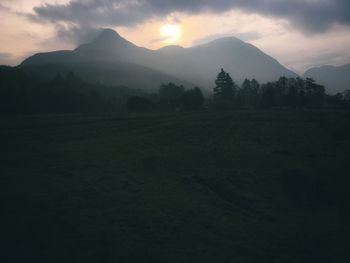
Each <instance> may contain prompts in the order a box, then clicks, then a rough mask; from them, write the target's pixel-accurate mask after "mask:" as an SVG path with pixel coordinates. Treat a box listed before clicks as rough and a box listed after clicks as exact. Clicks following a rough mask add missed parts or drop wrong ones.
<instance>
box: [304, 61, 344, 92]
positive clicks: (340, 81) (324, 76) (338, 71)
mask: <svg viewBox="0 0 350 263" xmlns="http://www.w3.org/2000/svg"><path fill="white" fill-rule="evenodd" d="M303 77H305V78H306V77H310V78H313V79H315V80H316V81H317V82H319V83H321V84H322V85H325V87H326V90H327V92H328V93H331V94H335V93H337V92H343V91H344V90H348V89H350V85H349V83H350V64H346V65H343V66H340V67H334V66H323V67H318V68H311V69H309V70H308V71H306V72H305V73H304V75H303Z"/></svg>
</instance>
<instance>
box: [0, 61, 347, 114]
mask: <svg viewBox="0 0 350 263" xmlns="http://www.w3.org/2000/svg"><path fill="white" fill-rule="evenodd" d="M0 86H1V88H0V113H2V114H6V113H28V114H35V113H76V112H174V111H175V112H178V111H196V110H206V109H216V110H233V109H236V110H247V109H349V108H350V90H346V91H344V92H343V93H337V94H335V95H330V94H326V92H325V88H324V87H323V86H322V85H320V84H318V83H317V82H316V81H315V80H313V79H311V78H306V79H302V78H300V77H296V78H286V77H281V78H279V79H278V80H276V81H274V82H268V83H264V84H260V83H259V82H258V81H257V80H255V79H251V80H250V79H245V80H244V82H243V83H242V84H241V85H238V84H237V83H235V81H234V80H233V79H232V78H231V76H230V74H229V73H227V72H225V71H224V69H221V71H220V72H219V74H218V76H217V79H216V80H215V81H213V91H212V95H209V96H208V95H206V96H204V95H203V93H204V92H203V91H202V89H201V88H200V87H193V88H188V87H187V88H186V87H184V86H182V85H177V84H176V83H172V82H170V83H163V84H161V86H160V87H159V89H158V92H157V93H154V92H153V93H150V92H147V91H145V90H143V89H142V87H140V88H139V89H130V88H128V87H126V86H107V85H104V84H99V83H95V84H93V83H88V82H86V81H84V80H82V79H81V78H79V77H78V76H76V75H75V74H74V73H73V72H69V73H68V74H67V75H62V74H60V73H57V75H56V76H55V77H54V78H53V79H51V80H50V81H41V80H38V79H37V78H35V77H33V76H31V75H30V74H28V73H26V72H25V71H23V70H22V69H21V68H12V67H6V66H2V67H0Z"/></svg>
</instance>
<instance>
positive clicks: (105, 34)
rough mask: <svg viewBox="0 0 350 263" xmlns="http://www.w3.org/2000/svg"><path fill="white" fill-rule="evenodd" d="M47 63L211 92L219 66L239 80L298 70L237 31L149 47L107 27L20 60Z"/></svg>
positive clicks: (120, 81)
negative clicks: (191, 43) (67, 47)
mask: <svg viewBox="0 0 350 263" xmlns="http://www.w3.org/2000/svg"><path fill="white" fill-rule="evenodd" d="M47 65H51V67H52V65H55V66H56V67H57V68H64V69H66V70H68V69H70V70H74V71H75V72H76V73H78V75H80V76H81V77H84V78H87V79H88V80H89V81H99V82H104V83H105V84H114V85H126V86H130V87H131V88H144V89H148V90H149V89H157V88H158V87H159V85H160V84H161V83H162V82H170V81H172V82H176V83H178V84H182V85H185V86H193V85H199V86H201V87H203V88H205V89H206V90H207V91H208V92H209V91H211V89H212V86H213V82H214V79H215V77H216V75H217V73H218V71H219V70H220V68H224V69H225V70H226V71H227V72H229V73H230V74H231V76H232V77H233V79H234V80H235V81H236V82H237V83H238V84H240V83H241V82H242V81H243V80H244V79H245V78H256V79H257V80H258V81H260V82H267V81H272V80H276V79H278V78H279V77H280V76H287V77H294V76H296V74H295V73H294V72H292V71H290V70H288V69H286V68H285V67H283V66H282V65H281V64H280V63H279V62H278V61H277V60H275V59H273V58H272V57H270V56H268V55H266V54H265V53H263V52H262V51H261V50H259V49H257V48H256V47H254V46H253V45H250V44H247V43H245V42H243V41H241V40H239V39H237V38H234V37H231V38H222V39H219V40H215V41H212V42H210V43H208V44H204V45H199V46H196V47H191V48H183V47H180V46H167V47H164V48H161V49H158V50H150V49H146V48H142V47H138V46H136V45H134V44H133V43H131V42H129V41H127V40H126V39H124V38H122V37H121V36H120V35H119V34H118V33H117V32H115V31H113V30H111V29H105V30H103V31H102V32H101V34H100V35H99V36H98V37H97V38H96V39H95V40H93V41H92V42H91V43H87V44H83V45H81V46H79V47H77V48H76V49H75V50H72V51H56V52H49V53H41V54H36V55H34V56H32V57H29V58H27V59H26V60H24V61H23V62H22V64H21V66H22V67H24V68H26V69H27V70H32V69H33V67H34V68H38V67H40V70H39V72H40V74H43V72H42V70H44V71H46V68H47ZM95 70H96V73H95V72H94V71H95ZM32 71H33V72H37V71H36V70H32ZM135 80H137V81H135ZM135 85H138V87H135Z"/></svg>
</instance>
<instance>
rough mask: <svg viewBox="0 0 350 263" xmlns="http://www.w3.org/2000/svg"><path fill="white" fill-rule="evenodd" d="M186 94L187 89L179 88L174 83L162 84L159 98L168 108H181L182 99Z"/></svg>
mask: <svg viewBox="0 0 350 263" xmlns="http://www.w3.org/2000/svg"><path fill="white" fill-rule="evenodd" d="M184 92H185V88H184V87H183V86H182V85H181V86H177V85H175V84H174V83H172V82H169V83H168V84H162V85H161V87H160V89H159V97H160V99H161V100H162V102H163V103H162V104H163V105H164V106H165V107H166V108H172V109H176V108H180V106H181V97H182V95H183V94H184Z"/></svg>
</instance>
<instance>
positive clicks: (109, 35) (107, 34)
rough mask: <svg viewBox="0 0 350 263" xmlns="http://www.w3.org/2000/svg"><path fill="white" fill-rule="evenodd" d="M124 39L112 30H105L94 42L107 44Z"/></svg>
mask: <svg viewBox="0 0 350 263" xmlns="http://www.w3.org/2000/svg"><path fill="white" fill-rule="evenodd" d="M121 39H122V40H125V39H123V38H122V37H121V36H120V35H119V34H118V33H117V32H116V31H114V30H113V29H110V28H105V29H102V30H101V33H100V34H98V36H97V37H96V38H95V40H94V42H101V41H103V42H106V41H116V40H121Z"/></svg>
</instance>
